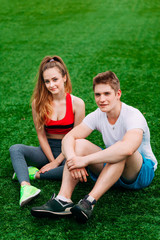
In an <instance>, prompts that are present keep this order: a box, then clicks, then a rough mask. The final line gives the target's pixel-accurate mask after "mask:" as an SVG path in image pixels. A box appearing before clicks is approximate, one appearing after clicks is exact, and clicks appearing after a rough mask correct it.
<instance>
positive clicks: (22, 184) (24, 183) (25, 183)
mask: <svg viewBox="0 0 160 240" xmlns="http://www.w3.org/2000/svg"><path fill="white" fill-rule="evenodd" d="M24 185H29V186H30V185H31V184H30V183H29V182H26V181H23V182H21V186H24Z"/></svg>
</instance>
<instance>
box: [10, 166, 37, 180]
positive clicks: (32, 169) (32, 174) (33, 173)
mask: <svg viewBox="0 0 160 240" xmlns="http://www.w3.org/2000/svg"><path fill="white" fill-rule="evenodd" d="M38 171H39V169H38V168H36V167H32V166H30V167H28V173H29V179H30V180H34V179H35V176H36V172H38ZM12 179H13V180H18V178H17V174H16V173H14V174H13V176H12Z"/></svg>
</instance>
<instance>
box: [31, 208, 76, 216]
mask: <svg viewBox="0 0 160 240" xmlns="http://www.w3.org/2000/svg"><path fill="white" fill-rule="evenodd" d="M31 214H32V216H34V217H40V218H43V217H54V216H66V215H71V214H72V213H71V212H52V211H46V210H32V209H31Z"/></svg>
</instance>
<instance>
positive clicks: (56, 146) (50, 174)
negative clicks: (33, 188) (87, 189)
mask: <svg viewBox="0 0 160 240" xmlns="http://www.w3.org/2000/svg"><path fill="white" fill-rule="evenodd" d="M48 143H49V145H50V148H51V150H52V153H53V156H54V158H55V159H56V158H57V157H58V156H59V154H60V153H61V139H48ZM65 161H66V160H65V159H64V160H63V162H62V163H61V165H60V166H58V167H56V168H54V169H51V170H49V171H47V172H45V173H40V176H39V178H40V179H49V180H50V179H52V180H62V175H63V169H64V164H65Z"/></svg>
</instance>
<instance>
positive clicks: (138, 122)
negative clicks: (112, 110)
mask: <svg viewBox="0 0 160 240" xmlns="http://www.w3.org/2000/svg"><path fill="white" fill-rule="evenodd" d="M146 126H147V123H146V120H145V118H144V116H143V115H142V113H141V112H140V111H139V110H137V111H134V112H133V113H130V114H129V116H128V117H127V119H126V130H127V131H129V130H132V129H135V128H139V129H142V130H143V132H145V131H146Z"/></svg>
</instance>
